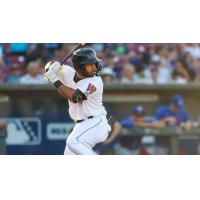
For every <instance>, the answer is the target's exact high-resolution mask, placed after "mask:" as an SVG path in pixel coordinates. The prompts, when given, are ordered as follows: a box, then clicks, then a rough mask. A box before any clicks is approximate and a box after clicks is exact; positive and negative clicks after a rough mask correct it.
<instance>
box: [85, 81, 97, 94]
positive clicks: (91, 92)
mask: <svg viewBox="0 0 200 200" xmlns="http://www.w3.org/2000/svg"><path fill="white" fill-rule="evenodd" d="M96 90H97V88H96V87H95V86H94V85H92V84H91V83H90V84H89V85H88V87H87V90H86V92H87V93H88V94H93V93H94V92H96Z"/></svg>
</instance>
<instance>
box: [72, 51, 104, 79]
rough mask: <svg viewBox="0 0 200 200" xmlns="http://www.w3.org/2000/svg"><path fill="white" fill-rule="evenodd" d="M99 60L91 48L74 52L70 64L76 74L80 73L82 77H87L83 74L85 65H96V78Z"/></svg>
mask: <svg viewBox="0 0 200 200" xmlns="http://www.w3.org/2000/svg"><path fill="white" fill-rule="evenodd" d="M101 61H102V60H100V59H99V58H97V55H96V52H95V51H94V50H93V49H91V48H81V49H78V50H76V51H75V52H74V53H73V55H72V63H73V66H74V69H75V70H76V71H77V72H80V73H81V74H82V75H84V76H86V77H87V74H86V72H85V65H86V64H95V65H96V73H95V75H96V76H99V75H100V71H101V64H100V62H101Z"/></svg>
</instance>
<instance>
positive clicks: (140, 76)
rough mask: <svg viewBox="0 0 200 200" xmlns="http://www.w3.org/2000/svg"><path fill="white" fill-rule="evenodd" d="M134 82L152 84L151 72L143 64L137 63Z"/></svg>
mask: <svg viewBox="0 0 200 200" xmlns="http://www.w3.org/2000/svg"><path fill="white" fill-rule="evenodd" d="M133 83H137V84H152V83H153V80H152V77H151V72H150V71H149V69H148V68H146V67H145V65H143V64H137V65H135V73H134V76H133Z"/></svg>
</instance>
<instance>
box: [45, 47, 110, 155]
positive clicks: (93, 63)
mask: <svg viewBox="0 0 200 200" xmlns="http://www.w3.org/2000/svg"><path fill="white" fill-rule="evenodd" d="M100 62H101V60H100V59H99V58H97V56H96V52H95V51H94V50H93V49H91V48H81V49H78V50H76V51H75V52H74V53H73V55H72V63H73V67H74V68H72V67H70V66H68V65H62V66H61V65H60V63H59V62H48V63H47V64H46V66H45V69H46V71H47V69H48V71H47V72H46V73H45V74H44V76H45V77H46V78H47V79H48V80H49V81H50V82H51V83H52V84H54V86H55V87H56V89H57V91H58V92H59V93H60V94H61V95H62V96H63V97H64V98H65V99H67V100H68V102H69V115H70V117H71V118H72V119H73V120H74V122H75V126H74V128H73V130H72V132H71V133H70V135H69V137H68V138H67V141H66V147H65V151H64V154H66V155H69V154H75V155H94V154H96V153H95V152H94V151H93V149H92V148H93V147H94V146H95V145H96V144H98V143H101V142H104V141H105V140H106V139H107V137H108V135H109V132H110V131H111V126H110V125H109V124H108V120H107V118H106V115H107V112H106V110H105V108H104V106H103V105H102V95H103V82H102V79H101V77H100V76H99V74H100V70H101V64H100Z"/></svg>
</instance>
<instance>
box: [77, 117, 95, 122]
mask: <svg viewBox="0 0 200 200" xmlns="http://www.w3.org/2000/svg"><path fill="white" fill-rule="evenodd" d="M93 117H94V116H89V117H87V118H86V119H91V118H93ZM86 119H80V120H77V121H75V123H81V122H83V121H85V120H86Z"/></svg>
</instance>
